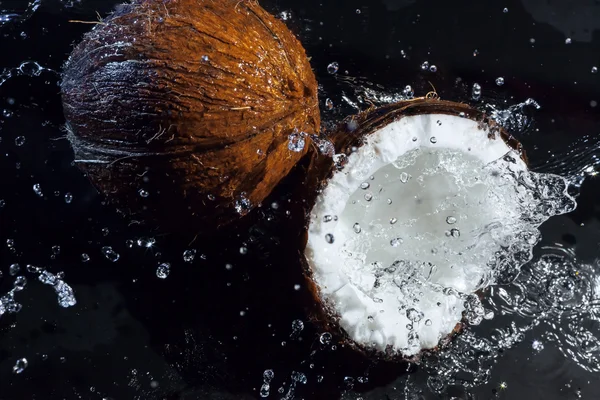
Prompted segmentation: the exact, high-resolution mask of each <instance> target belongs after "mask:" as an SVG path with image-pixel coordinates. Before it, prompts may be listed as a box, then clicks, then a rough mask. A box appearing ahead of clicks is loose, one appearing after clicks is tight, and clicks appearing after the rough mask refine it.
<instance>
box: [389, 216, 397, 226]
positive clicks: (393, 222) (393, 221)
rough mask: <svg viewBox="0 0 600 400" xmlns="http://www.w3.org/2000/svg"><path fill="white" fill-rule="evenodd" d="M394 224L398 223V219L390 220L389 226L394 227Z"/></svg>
mask: <svg viewBox="0 0 600 400" xmlns="http://www.w3.org/2000/svg"><path fill="white" fill-rule="evenodd" d="M396 222H398V218H394V217H392V218H390V224H391V225H394V224H395V223H396Z"/></svg>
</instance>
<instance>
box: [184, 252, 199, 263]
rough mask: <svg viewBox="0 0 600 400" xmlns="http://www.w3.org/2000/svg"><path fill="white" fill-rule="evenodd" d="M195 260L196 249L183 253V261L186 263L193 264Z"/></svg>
mask: <svg viewBox="0 0 600 400" xmlns="http://www.w3.org/2000/svg"><path fill="white" fill-rule="evenodd" d="M194 258H196V250H195V249H191V250H186V251H184V252H183V261H185V262H187V263H191V262H192V261H194Z"/></svg>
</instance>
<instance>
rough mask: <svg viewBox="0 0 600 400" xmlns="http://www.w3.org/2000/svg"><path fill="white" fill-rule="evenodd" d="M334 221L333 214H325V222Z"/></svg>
mask: <svg viewBox="0 0 600 400" xmlns="http://www.w3.org/2000/svg"><path fill="white" fill-rule="evenodd" d="M331 221H333V217H332V216H331V215H325V216H324V217H323V222H331Z"/></svg>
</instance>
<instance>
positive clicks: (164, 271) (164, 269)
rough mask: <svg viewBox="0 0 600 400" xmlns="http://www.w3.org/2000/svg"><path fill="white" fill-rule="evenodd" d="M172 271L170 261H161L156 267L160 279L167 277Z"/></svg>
mask: <svg viewBox="0 0 600 400" xmlns="http://www.w3.org/2000/svg"><path fill="white" fill-rule="evenodd" d="M170 272H171V264H169V263H166V262H165V263H160V264H159V265H158V267H157V268H156V276H157V277H158V278H160V279H166V278H167V276H169V273H170Z"/></svg>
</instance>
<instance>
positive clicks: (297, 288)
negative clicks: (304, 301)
mask: <svg viewBox="0 0 600 400" xmlns="http://www.w3.org/2000/svg"><path fill="white" fill-rule="evenodd" d="M300 288H301V286H300V285H299V284H297V283H296V284H295V285H294V290H296V291H298V290H300Z"/></svg>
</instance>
